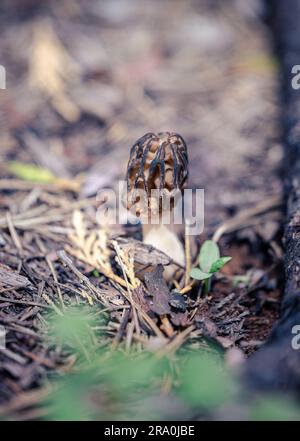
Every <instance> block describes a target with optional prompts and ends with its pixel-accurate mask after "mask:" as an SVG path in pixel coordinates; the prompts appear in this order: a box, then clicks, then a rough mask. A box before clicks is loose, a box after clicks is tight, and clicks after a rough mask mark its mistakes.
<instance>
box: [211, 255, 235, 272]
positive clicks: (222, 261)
mask: <svg viewBox="0 0 300 441" xmlns="http://www.w3.org/2000/svg"><path fill="white" fill-rule="evenodd" d="M231 259H232V258H231V257H229V256H225V257H220V259H218V260H216V261H215V262H214V263H213V264H212V266H211V267H210V270H209V272H210V273H216V272H217V271H219V270H220V269H221V268H223V266H224V265H225V264H226V263H227V262H229V261H230V260H231Z"/></svg>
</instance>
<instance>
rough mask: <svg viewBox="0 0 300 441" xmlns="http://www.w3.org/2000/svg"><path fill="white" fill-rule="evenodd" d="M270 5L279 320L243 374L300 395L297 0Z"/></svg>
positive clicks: (259, 385)
mask: <svg viewBox="0 0 300 441" xmlns="http://www.w3.org/2000/svg"><path fill="white" fill-rule="evenodd" d="M272 4H273V7H274V11H273V12H274V22H273V30H274V38H275V41H276V44H277V52H278V55H279V59H280V72H281V91H282V99H281V109H282V114H281V120H282V126H283V146H284V154H285V164H284V169H285V194H286V225H285V231H284V246H285V260H284V269H285V289H284V294H283V301H282V309H281V316H280V319H279V321H278V323H277V325H276V326H275V328H274V330H273V332H272V333H271V336H270V338H269V339H268V341H267V342H266V344H265V345H263V346H262V348H261V349H260V350H259V351H258V352H257V353H256V354H255V355H254V356H253V357H252V358H251V359H250V361H249V363H248V365H247V367H246V379H247V381H248V384H249V385H250V388H251V389H252V390H253V389H259V390H272V391H274V390H275V391H276V390H277V391H280V392H285V391H290V392H296V393H298V395H300V349H298V350H297V349H296V348H295V347H294V348H293V346H292V340H293V337H295V335H294V334H293V333H292V332H293V328H294V327H295V326H297V325H300V89H299V90H297V89H296V88H293V85H294V86H295V83H296V79H295V78H294V77H295V71H294V73H293V66H297V65H298V66H299V65H300V26H299V23H300V0H293V1H287V0H276V1H273V2H272ZM294 69H295V68H294ZM293 78H294V82H293ZM299 84H300V81H299ZM294 331H295V332H296V329H295V328H294ZM299 340H300V339H299Z"/></svg>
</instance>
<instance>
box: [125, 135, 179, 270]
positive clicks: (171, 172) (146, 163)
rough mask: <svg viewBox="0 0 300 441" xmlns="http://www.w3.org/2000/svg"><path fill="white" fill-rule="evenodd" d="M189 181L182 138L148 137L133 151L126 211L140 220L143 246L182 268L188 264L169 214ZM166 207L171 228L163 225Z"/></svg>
mask: <svg viewBox="0 0 300 441" xmlns="http://www.w3.org/2000/svg"><path fill="white" fill-rule="evenodd" d="M187 178H188V154H187V147H186V144H185V142H184V140H183V138H182V137H181V136H180V135H178V134H176V133H170V132H162V133H158V134H157V135H156V134H154V133H147V134H146V135H144V136H143V137H141V138H140V139H139V140H138V141H137V142H136V143H135V144H134V145H133V147H132V148H131V151H130V158H129V162H128V168H127V176H126V180H127V208H128V209H131V208H132V207H133V206H134V208H135V213H136V215H137V216H139V217H140V219H141V222H142V227H143V239H144V242H145V243H147V244H150V245H152V246H154V247H155V248H157V249H160V250H161V251H164V252H165V253H166V254H167V255H169V256H170V257H171V258H172V259H173V260H174V261H175V262H176V263H178V264H179V265H181V266H184V263H185V256H184V249H183V245H182V243H181V242H180V241H179V239H178V237H177V235H176V234H175V233H174V231H172V230H173V216H172V213H170V211H172V210H173V208H174V205H175V204H176V201H177V199H178V197H179V196H181V194H182V192H183V188H184V184H185V183H186V180H187ZM141 194H142V195H145V197H144V198H143V197H142V196H141ZM153 195H155V196H154V197H153ZM165 207H167V208H166V210H169V213H167V215H168V216H170V220H171V222H170V224H169V225H165V224H164V222H163V220H164V216H165V214H166V213H165ZM172 272H174V269H173V270H172ZM168 276H170V271H168Z"/></svg>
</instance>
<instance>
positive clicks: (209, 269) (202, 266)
mask: <svg viewBox="0 0 300 441" xmlns="http://www.w3.org/2000/svg"><path fill="white" fill-rule="evenodd" d="M230 260H231V257H228V256H224V257H221V256H220V249H219V247H218V245H217V244H216V243H215V242H214V241H212V240H206V241H205V242H204V243H203V245H202V247H201V249H200V253H199V258H198V262H199V267H196V268H193V269H192V271H191V274H190V275H191V277H192V278H193V279H196V280H203V282H204V292H205V294H207V293H208V292H209V291H210V283H211V278H212V276H213V274H215V273H216V272H218V271H219V270H220V269H221V268H223V266H224V265H225V264H226V263H227V262H229V261H230Z"/></svg>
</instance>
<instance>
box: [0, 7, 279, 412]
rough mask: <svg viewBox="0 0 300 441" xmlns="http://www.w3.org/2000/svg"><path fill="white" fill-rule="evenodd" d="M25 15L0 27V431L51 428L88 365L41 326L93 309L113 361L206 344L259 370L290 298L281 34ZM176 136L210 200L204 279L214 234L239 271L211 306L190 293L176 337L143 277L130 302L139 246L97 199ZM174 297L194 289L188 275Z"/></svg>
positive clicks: (176, 320)
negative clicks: (285, 283) (100, 217)
mask: <svg viewBox="0 0 300 441" xmlns="http://www.w3.org/2000/svg"><path fill="white" fill-rule="evenodd" d="M23 3H24V4H25V3H28V4H27V5H26V7H24V9H23V7H21V6H20V7H19V12H18V16H16V14H15V12H14V11H13V8H12V7H10V6H9V5H8V4H7V5H6V8H5V10H4V9H3V10H1V11H0V13H1V16H0V21H1V26H0V34H1V44H0V60H1V63H2V64H3V65H5V68H6V71H7V88H6V90H1V91H0V129H1V130H0V145H1V152H0V155H1V162H0V172H1V178H0V325H2V326H3V327H4V328H5V330H6V347H5V348H2V349H0V415H4V416H6V417H7V416H8V415H9V417H10V418H16V415H18V418H23V419H32V418H39V417H42V416H43V415H44V410H41V409H39V408H35V407H34V406H35V404H36V403H37V402H39V401H40V400H41V399H42V398H44V397H45V396H46V395H47V390H48V389H47V387H48V386H47V385H48V379H49V376H50V377H51V375H53V374H54V373H58V374H59V375H63V373H66V372H68V371H71V370H72V366H73V364H74V363H75V361H74V359H73V358H72V355H70V354H68V355H67V356H66V354H65V353H64V351H63V350H62V348H60V347H59V345H53V344H51V343H50V342H49V341H48V339H47V337H46V335H47V331H48V330H49V324H48V321H47V315H45V313H47V312H48V313H49V312H50V314H51V313H52V312H53V313H54V314H56V315H57V316H58V317H61V316H63V315H64V313H65V310H66V308H67V307H68V305H70V304H87V305H90V307H91V308H92V309H93V310H94V311H95V314H96V316H98V315H99V313H100V311H102V310H103V308H105V309H106V310H107V311H109V317H108V320H107V322H106V324H105V326H104V325H103V328H105V342H106V344H107V345H113V347H117V346H118V347H120V348H121V349H122V348H125V349H126V350H130V348H131V347H133V344H136V343H138V344H139V345H140V346H141V347H150V346H151V345H152V346H153V345H154V346H155V345H158V349H159V350H160V351H163V350H164V348H165V349H166V350H167V351H168V350H171V348H172V350H174V348H175V349H177V348H178V347H180V346H181V345H183V344H184V343H185V342H187V341H188V340H192V341H193V342H195V341H196V340H197V341H198V342H199V341H200V345H202V346H203V347H206V346H207V340H209V341H213V342H215V343H216V344H217V345H218V346H219V347H221V348H222V349H223V350H230V349H232V348H234V351H235V352H231V353H232V354H235V355H237V357H238V358H239V357H240V358H241V359H243V358H244V357H248V356H250V355H251V354H252V353H253V352H254V351H256V350H257V349H258V348H259V347H260V346H261V345H262V344H263V342H264V341H265V340H266V338H267V337H268V335H269V333H270V330H271V328H272V326H273V324H274V322H275V321H276V319H277V318H278V313H279V307H280V297H281V291H282V245H281V228H282V210H281V209H280V199H281V194H282V182H281V178H280V169H279V168H280V164H281V159H282V150H281V146H280V139H279V138H280V133H279V132H278V126H279V125H278V105H277V96H278V90H277V88H278V84H277V66H276V59H275V58H274V57H273V55H272V46H271V37H270V35H269V31H268V29H267V27H266V26H265V25H264V24H263V23H262V22H261V21H260V20H259V19H258V18H257V17H255V16H251V17H250V16H249V15H247V14H246V11H244V9H243V8H242V7H241V8H240V9H239V8H238V7H234V6H233V4H232V3H231V2H216V5H215V6H214V7H212V6H209V2H197V1H192V0H191V1H186V2H182V1H180V0H174V1H173V2H167V3H164V2H160V1H158V0H157V1H152V2H145V3H142V2H139V1H122V2H110V1H101V2H98V1H96V0H95V1H91V2H81V1H74V2H67V1H62V2H49V3H47V6H44V7H40V8H37V7H36V6H32V5H31V2H30V1H28V2H23ZM241 3H242V2H241ZM237 4H238V2H237ZM1 8H2V7H1ZM2 60H3V61H2ZM165 130H167V131H175V132H177V133H180V134H181V135H182V136H183V138H184V139H185V141H186V143H187V146H188V152H189V162H190V177H189V183H188V186H189V187H190V188H203V189H204V191H205V228H204V232H203V233H202V234H201V235H200V237H195V238H193V244H192V245H193V247H192V250H193V255H192V256H191V257H192V262H193V263H194V262H195V261H196V258H197V254H198V251H199V246H200V244H201V243H203V241H204V240H205V239H207V238H211V237H212V236H213V235H214V234H218V236H219V244H220V248H221V251H222V255H228V256H231V257H232V260H231V261H230V263H228V264H227V265H226V266H225V267H224V269H223V270H222V271H221V272H220V273H219V274H218V276H217V277H216V278H215V280H214V282H213V284H212V289H211V292H210V293H209V295H208V296H200V295H199V283H198V284H197V283H196V284H194V285H193V287H192V288H191V289H189V283H190V281H189V283H188V284H187V290H186V294H185V295H184V298H185V302H186V310H185V312H184V313H183V312H181V311H180V310H176V308H175V309H174V310H173V311H172V313H171V314H170V316H169V318H168V319H167V322H165V321H164V319H162V318H161V317H159V316H157V315H156V314H155V313H154V312H153V311H151V307H149V304H148V305H147V301H145V299H147V296H148V295H150V296H151V292H149V289H150V291H151V286H150V288H149V286H147V287H144V288H143V290H142V294H141V292H140V290H139V288H138V286H137V285H138V282H137V281H136V278H135V277H134V276H132V279H130V278H129V283H130V284H131V289H132V290H133V297H134V298H131V294H132V292H130V288H129V287H128V280H127V278H126V277H125V276H124V271H125V274H126V271H127V272H128V273H130V268H131V267H130V262H129V260H128V255H127V254H126V252H125V254H122V243H123V242H120V241H119V242H118V240H119V237H120V235H122V237H123V238H124V237H125V238H126V237H127V238H129V236H130V235H132V233H128V230H126V229H124V228H122V227H117V226H116V227H114V228H113V227H112V228H111V229H110V230H107V228H102V227H101V226H99V225H98V224H97V222H96V210H97V206H98V202H97V198H96V194H97V192H98V191H99V190H101V188H104V187H110V188H116V187H117V184H118V181H119V180H120V179H124V177H125V172H126V165H127V161H128V158H129V150H130V147H131V146H132V145H133V144H134V142H135V141H136V139H138V138H139V137H140V136H142V135H143V134H144V133H147V132H152V131H153V132H160V131H165ZM24 164H27V165H28V164H36V165H38V166H39V169H34V170H33V169H31V168H30V167H28V166H26V165H24ZM46 170H47V171H46ZM33 181H35V182H33ZM229 220H230V222H229ZM228 222H229V223H228ZM220 227H221V228H220ZM216 232H217V233H216ZM219 233H220V234H219ZM181 238H182V240H183V241H184V234H183V232H181ZM112 239H114V240H112ZM128 240H129V239H128ZM116 257H117V258H118V259H119V260H118V262H116V259H115V258H116ZM124 268H125V270H124ZM127 275H128V274H127ZM128 277H129V276H128ZM168 288H169V290H172V289H175V288H177V289H179V288H180V289H183V288H184V278H183V277H182V274H180V275H179V276H178V278H177V279H176V280H172V281H171V282H170V283H169V286H168ZM132 302H133V303H132ZM132 305H133V307H132V308H131V306H132ZM134 311H135V312H134ZM97 314H98V315H97ZM136 314H137V316H136ZM166 323H167V324H166ZM152 340H153V341H152ZM172 345H173V346H172ZM45 384H46V386H45Z"/></svg>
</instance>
